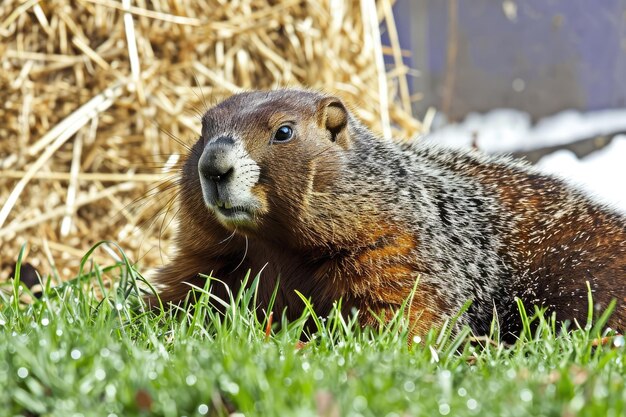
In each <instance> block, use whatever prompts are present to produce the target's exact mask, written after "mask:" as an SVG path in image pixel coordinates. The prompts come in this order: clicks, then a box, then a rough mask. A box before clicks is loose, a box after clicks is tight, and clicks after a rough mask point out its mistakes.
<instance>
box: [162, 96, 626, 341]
mask: <svg viewBox="0 0 626 417" xmlns="http://www.w3.org/2000/svg"><path fill="white" fill-rule="evenodd" d="M325 97H326V96H325V95H323V94H320V93H317V92H311V91H303V90H278V91H273V92H253V93H245V94H242V95H237V96H234V97H232V98H231V99H229V100H227V101H226V102H224V103H222V104H220V105H218V106H217V107H215V108H213V109H211V110H209V112H207V115H206V116H205V120H204V125H203V136H202V137H201V138H200V140H199V141H198V142H197V143H196V145H195V146H194V148H193V150H192V152H191V153H190V155H189V158H188V160H187V162H186V164H185V167H184V169H183V175H182V182H181V183H182V187H181V193H180V197H179V204H180V214H179V218H178V220H179V221H178V224H179V226H178V227H179V229H178V235H177V242H178V252H177V254H176V255H175V256H174V257H173V260H172V262H171V263H170V264H169V265H167V266H165V267H164V268H162V269H161V270H159V271H158V273H157V275H156V277H155V279H154V281H155V283H156V284H157V286H158V287H159V288H160V295H161V297H162V298H163V299H164V300H165V301H173V302H177V301H180V300H181V299H182V298H184V297H185V295H186V293H187V292H188V290H189V286H188V284H187V283H193V284H196V285H202V279H200V278H198V276H197V275H198V273H204V274H209V273H211V272H213V274H214V275H215V276H217V277H218V278H220V279H222V280H223V281H224V282H226V283H227V285H228V286H229V287H231V289H233V290H235V289H236V288H237V287H238V285H239V282H240V280H241V278H242V276H243V275H244V274H245V273H246V272H247V271H248V269H251V270H252V271H253V273H256V272H258V271H261V270H262V269H263V273H262V279H261V284H260V294H259V296H260V303H261V305H262V306H263V303H267V301H268V300H269V297H270V295H271V293H272V291H273V289H274V287H275V285H276V280H277V279H279V278H280V286H279V288H280V290H279V296H278V300H277V303H276V308H275V309H276V310H278V311H282V310H283V309H284V308H287V313H288V317H292V318H293V317H297V316H298V315H299V314H300V312H301V310H302V303H301V302H300V300H299V298H298V297H297V296H296V295H295V291H294V290H298V291H300V292H302V293H303V294H305V295H306V296H308V297H311V299H312V301H313V303H314V305H315V307H316V310H317V312H318V313H319V314H321V315H324V314H326V313H328V311H329V309H330V307H331V305H332V303H333V301H335V300H337V299H338V298H343V300H344V306H345V309H346V311H348V310H349V309H351V308H352V307H355V308H357V309H359V311H360V317H361V321H362V323H363V324H369V323H374V322H375V319H374V314H381V312H383V313H382V314H384V312H387V311H390V310H393V309H394V308H397V307H398V306H399V305H400V304H401V303H402V302H403V301H404V300H405V299H406V298H407V297H408V296H409V295H410V293H411V290H412V288H413V287H414V284H415V280H416V279H418V277H419V283H418V286H417V293H416V294H415V297H414V299H413V305H412V309H411V317H410V319H411V320H412V322H413V324H415V332H417V333H424V332H425V331H427V330H428V329H429V328H431V327H432V326H438V325H441V323H442V322H443V320H445V319H447V318H449V317H451V316H453V315H454V314H455V313H457V312H458V311H459V309H460V308H461V307H462V305H463V304H464V303H465V302H466V301H467V300H469V299H471V300H473V304H472V307H471V309H470V310H469V311H468V313H466V314H465V315H463V316H462V318H461V324H469V325H470V326H471V327H472V329H473V330H474V331H475V332H477V333H481V334H482V333H486V332H488V330H489V326H490V324H491V320H492V317H493V315H494V311H495V312H497V315H498V318H499V320H500V323H501V326H502V328H503V330H504V331H505V332H512V333H515V332H517V331H518V330H519V325H518V323H519V319H518V313H517V308H516V306H515V302H514V298H515V297H520V298H521V299H522V300H523V301H524V302H525V304H526V305H527V306H531V305H533V304H536V305H540V306H545V307H547V308H548V309H549V310H550V311H555V312H556V314H557V317H558V319H559V320H565V319H569V320H574V319H576V320H579V321H580V322H582V323H584V322H585V320H586V312H587V301H586V300H587V290H586V284H585V282H586V281H589V282H590V284H591V286H592V290H593V295H594V301H595V302H596V303H597V304H598V308H604V307H606V306H607V305H608V303H609V302H610V300H611V299H612V298H616V299H617V301H618V307H617V310H616V312H615V314H614V315H613V317H612V320H611V322H610V325H612V326H614V327H617V328H619V329H624V325H625V324H626V311H625V309H624V302H625V301H626V300H625V297H626V218H625V217H624V216H623V215H621V214H618V213H617V212H615V211H612V210H611V209H609V208H607V207H606V206H604V205H602V204H599V203H597V202H595V201H593V200H592V199H590V198H589V197H587V196H585V195H584V194H582V193H580V192H579V191H577V190H576V189H575V188H573V187H571V186H569V185H567V184H566V183H565V182H564V181H562V180H560V179H557V178H555V177H552V176H548V175H545V174H542V173H540V172H539V171H538V170H536V169H535V168H533V167H531V166H529V165H528V164H526V163H523V162H520V161H515V160H512V159H510V158H506V157H493V156H486V155H484V154H481V153H479V152H477V151H458V150H450V149H445V148H442V147H439V146H437V145H435V144H432V143H429V142H428V140H427V139H426V138H424V139H420V140H415V141H412V142H410V143H402V144H400V143H397V142H395V141H390V140H384V139H381V138H377V137H375V136H374V135H373V134H372V133H371V132H370V131H369V130H367V129H366V128H365V127H364V126H363V125H362V124H361V123H359V122H358V121H357V120H356V119H355V118H354V117H353V116H352V115H350V114H349V113H348V123H347V126H346V127H345V128H344V129H342V131H340V132H333V135H334V134H337V133H338V134H339V135H343V136H341V137H339V139H337V138H336V137H335V136H332V135H330V134H329V133H328V132H327V131H326V130H325V129H324V126H322V125H320V123H319V120H320V116H319V113H320V111H322V110H320V107H319V102H320V101H321V100H323V99H324V98H325ZM277 112H278V113H285V114H289V115H291V116H293V117H297V118H298V120H297V123H298V124H297V126H298V129H299V135H300V136H299V137H297V138H296V139H295V140H294V141H292V142H290V143H288V144H271V143H269V141H268V138H269V137H270V136H271V126H270V127H269V128H268V127H266V125H268V124H271V123H269V122H268V120H272V117H273V115H275V114H276V113H277ZM223 132H235V133H236V134H237V136H238V137H239V138H241V139H240V140H241V141H243V144H244V145H245V148H246V150H247V152H248V153H249V155H250V158H252V159H253V160H255V161H256V162H257V164H258V167H260V176H259V180H258V183H257V184H256V185H255V186H254V192H255V194H256V195H257V196H259V198H260V199H262V201H263V203H264V207H265V210H264V211H263V213H262V214H261V215H259V217H258V219H257V221H258V225H257V226H256V227H255V228H242V229H237V228H236V229H234V230H229V228H228V227H224V226H223V225H222V224H220V223H219V222H218V221H217V220H216V219H215V217H214V216H213V214H212V213H211V212H210V211H209V210H207V208H206V207H205V204H204V202H203V200H202V192H201V190H200V187H199V180H198V173H197V163H198V158H199V154H200V153H201V152H202V149H203V148H204V146H205V143H206V142H207V140H210V138H211V137H212V136H215V135H216V134H218V133H223ZM214 291H215V292H216V293H217V295H218V296H225V292H224V290H223V288H220V286H215V287H214Z"/></svg>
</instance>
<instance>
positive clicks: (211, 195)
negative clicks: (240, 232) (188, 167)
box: [198, 136, 259, 224]
mask: <svg viewBox="0 0 626 417" xmlns="http://www.w3.org/2000/svg"><path fill="white" fill-rule="evenodd" d="M258 173H259V169H258V165H257V164H256V162H255V161H253V160H252V159H251V158H250V156H249V155H248V153H247V152H246V151H245V149H244V148H243V147H242V145H241V144H240V143H238V142H237V141H235V140H234V139H233V138H232V137H230V136H219V137H218V138H216V139H212V140H210V141H208V142H207V144H206V146H205V147H204V149H203V151H202V155H201V156H200V159H199V160H198V176H199V178H200V188H201V190H200V191H201V192H202V197H203V199H204V203H205V204H206V206H207V207H208V208H209V209H210V210H212V211H213V212H214V213H215V215H216V216H217V218H218V220H220V221H221V222H222V223H224V224H230V223H237V224H241V223H242V222H249V221H250V220H251V219H252V218H253V217H254V213H255V212H256V211H257V210H258V208H259V202H258V199H257V198H256V196H254V195H253V193H252V187H253V186H254V185H255V184H256V182H257V181H258Z"/></svg>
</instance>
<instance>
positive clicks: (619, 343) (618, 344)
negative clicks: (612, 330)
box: [613, 336, 626, 348]
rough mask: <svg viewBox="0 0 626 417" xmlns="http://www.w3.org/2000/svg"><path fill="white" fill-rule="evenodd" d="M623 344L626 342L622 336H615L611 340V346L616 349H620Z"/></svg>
mask: <svg viewBox="0 0 626 417" xmlns="http://www.w3.org/2000/svg"><path fill="white" fill-rule="evenodd" d="M625 344H626V342H625V341H624V336H615V338H614V339H613V346H615V347H616V348H622V347H624V345H625Z"/></svg>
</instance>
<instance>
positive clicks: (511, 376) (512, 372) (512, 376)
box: [506, 368, 517, 380]
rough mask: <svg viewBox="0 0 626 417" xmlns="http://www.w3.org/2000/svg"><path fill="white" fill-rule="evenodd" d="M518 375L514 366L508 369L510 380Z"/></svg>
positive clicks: (507, 375) (507, 374)
mask: <svg viewBox="0 0 626 417" xmlns="http://www.w3.org/2000/svg"><path fill="white" fill-rule="evenodd" d="M516 376H517V372H515V369H513V368H509V369H507V371H506V377H507V378H508V379H510V380H514V379H515V377H516Z"/></svg>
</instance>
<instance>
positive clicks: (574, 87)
mask: <svg viewBox="0 0 626 417" xmlns="http://www.w3.org/2000/svg"><path fill="white" fill-rule="evenodd" d="M455 3H456V5H457V16H458V20H457V25H456V33H457V36H456V45H457V51H458V53H457V55H456V60H455V65H454V66H453V69H454V73H453V74H454V76H453V77H452V78H453V79H454V82H453V83H451V82H450V72H449V71H448V68H447V67H448V65H447V53H448V52H447V51H448V47H449V40H450V36H449V35H450V30H449V29H450V20H449V19H450V17H449V7H450V5H451V4H455ZM503 3H505V2H504V1H502V0H497V1H496V0H473V1H463V0H456V1H449V0H398V1H397V2H396V5H395V6H394V11H395V16H396V20H397V22H396V23H397V25H398V30H399V32H400V37H401V42H402V44H403V47H404V48H406V49H411V50H412V52H413V56H412V58H411V59H410V60H409V62H408V63H409V65H411V66H412V67H413V68H416V69H418V70H420V71H421V72H422V76H421V77H418V78H416V79H414V80H413V83H412V87H413V89H414V91H419V92H423V93H424V95H425V97H424V100H423V102H422V103H419V104H418V105H417V107H418V111H423V109H425V108H426V107H428V106H430V105H434V106H436V107H439V108H441V106H442V105H444V106H445V100H444V102H442V97H443V96H444V94H445V93H444V91H445V89H446V85H447V86H452V89H451V91H452V94H451V100H450V102H449V105H448V106H447V107H448V113H449V115H450V116H451V117H453V118H460V117H462V116H464V115H465V114H466V113H467V112H470V111H486V110H489V109H491V108H495V107H513V108H518V109H521V110H525V111H528V112H529V113H531V114H532V115H533V116H536V117H538V116H544V115H547V114H551V113H554V112H556V111H559V110H562V109H565V108H577V109H582V110H593V109H603V108H613V107H626V0H602V1H589V0H524V1H521V0H516V1H509V3H513V4H515V5H516V6H517V13H516V14H515V18H514V19H510V18H507V16H506V15H505V12H504V10H503V6H502V5H503ZM509 17H511V15H509ZM383 41H384V40H383ZM514 86H515V88H514Z"/></svg>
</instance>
